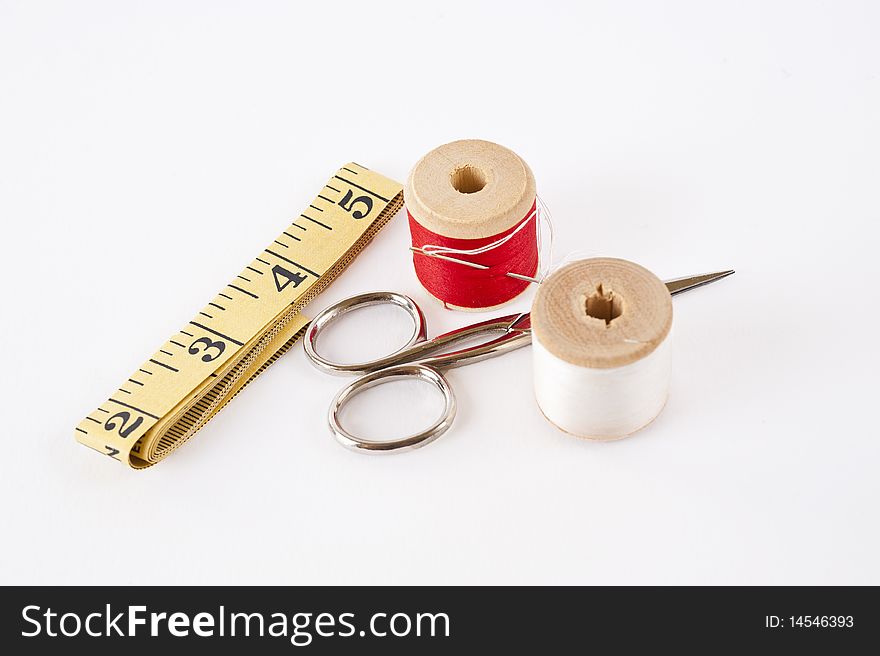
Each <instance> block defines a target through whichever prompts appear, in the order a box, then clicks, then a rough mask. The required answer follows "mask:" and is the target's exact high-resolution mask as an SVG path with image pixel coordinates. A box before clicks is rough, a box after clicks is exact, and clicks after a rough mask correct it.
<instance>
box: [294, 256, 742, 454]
mask: <svg viewBox="0 0 880 656" xmlns="http://www.w3.org/2000/svg"><path fill="white" fill-rule="evenodd" d="M732 273H733V271H732V270H729V271H718V272H716V273H707V274H703V275H699V276H687V277H684V278H676V279H674V280H667V281H665V284H666V287H667V289H669V293H670V294H672V295H673V296H674V295H675V294H680V293H681V292H685V291H688V290H690V289H694V288H695V287H699V286H701V285H706V284H708V283H710V282H715V281H716V280H720V279H721V278H724V277H726V276H729V275H730V274H732ZM383 304H392V305H397V306H399V307H401V308H403V309H404V310H405V311H406V312H407V314H409V316H410V319H412V322H413V332H412V336H411V337H410V338H409V341H407V343H406V344H404V345H403V346H402V347H401V348H400V349H398V350H397V351H395V352H394V353H391V354H389V355H386V356H385V357H382V358H377V359H375V360H371V361H369V362H360V363H354V364H342V363H339V362H331V361H330V360H327V359H326V358H324V357H323V356H321V355H320V354H319V353H318V351H317V341H318V335H320V333H321V331H322V330H323V329H324V328H326V327H327V326H328V325H329V324H330V323H332V322H333V321H335V320H337V319H338V318H339V317H341V316H342V315H344V314H346V313H347V312H351V311H352V310H355V309H358V308H363V307H367V306H370V305H383ZM498 333H500V335H499V336H498V337H496V338H495V339H492V340H489V341H487V342H484V343H482V344H478V345H476V346H469V347H466V348H462V349H459V350H456V351H445V352H442V353H440V354H437V355H430V353H432V352H434V351H439V350H442V349H444V348H445V347H447V346H450V345H452V344H454V343H456V342H459V341H461V340H464V339H469V338H472V337H475V336H479V335H484V334H498ZM531 341H532V327H531V318H530V315H529V313H528V312H520V313H516V314H508V315H505V316H503V317H497V318H495V319H489V320H487V321H481V322H479V323H475V324H471V325H469V326H463V327H462V328H458V329H456V330H453V331H450V332H448V333H444V334H443V335H440V336H438V337H434V338H433V339H428V338H427V325H426V323H425V315H424V314H422V310H421V308H419V306H418V305H417V304H416V302H415V301H414V300H413V299H411V298H410V297H409V296H406V295H404V294H398V293H396V292H369V293H366V294H358V295H357V296H351V297H349V298H346V299H344V300H342V301H339V302H338V303H334V304H333V305H331V306H330V307H328V308H326V309H325V310H324V311H323V312H321V313H320V314H318V316H316V317H315V318H314V319H313V320H312V322H311V323H310V324H309V327H308V329H307V331H306V334H305V340H304V341H303V344H304V346H305V352H306V355H307V356H308V358H309V360H310V361H311V362H312V364H314V365H315V366H316V367H318V369H321V370H322V371H326V372H327V373H331V374H355V375H360V376H361V377H360V378H358V379H356V380H355V381H354V382H352V383H349V384H348V385H347V386H345V387H344V388H343V389H342V390H341V391H340V392H339V393H338V394H337V395H336V397H335V398H334V399H333V401H332V403H331V404H330V411H329V414H328V416H327V421H328V423H329V425H330V430H331V432H332V433H333V435H334V437H336V439H337V441H339V442H340V443H341V444H342V445H343V446H345V447H348V448H350V449H353V450H355V451H365V452H367V453H388V452H392V451H404V450H410V449H417V448H419V447H422V446H425V445H426V444H430V443H431V442H433V441H434V440H436V439H437V438H438V437H440V436H441V435H442V434H443V433H445V432H446V430H447V429H448V428H449V427H450V426H451V425H452V421H453V419H455V395H454V394H453V392H452V388H451V387H450V386H449V382H448V381H447V380H446V378H445V377H444V376H443V374H441V373H440V371H439V370H440V369H451V368H453V367H461V366H464V365H466V364H471V363H473V362H479V361H480V360H486V359H488V358H494V357H496V356H498V355H502V354H504V353H507V352H509V351H513V350H515V349H518V348H522V347H523V346H527V345H528V344H530V343H531ZM400 378H418V379H420V380H424V381H427V382H429V383H431V384H433V385H434V386H435V387H437V389H439V390H440V393H441V394H442V395H443V400H444V404H445V406H444V409H443V413H442V415H441V416H440V418H439V419H437V421H435V422H434V423H433V424H432V425H431V426H429V427H428V428H426V429H425V430H423V431H420V432H418V433H415V434H413V435H408V436H406V437H403V438H398V439H393V440H382V441H378V440H367V439H364V438H360V437H357V436H355V435H352V434H351V433H350V432H348V431H347V430H345V428H343V427H342V424H341V423H340V421H339V413H340V411H341V409H342V406H343V405H345V403H346V402H347V401H348V400H350V399H351V398H352V397H353V396H355V395H356V394H358V393H359V392H362V391H364V390H366V389H369V388H371V387H374V386H376V385H380V384H382V383H386V382H389V381H391V380H394V379H400Z"/></svg>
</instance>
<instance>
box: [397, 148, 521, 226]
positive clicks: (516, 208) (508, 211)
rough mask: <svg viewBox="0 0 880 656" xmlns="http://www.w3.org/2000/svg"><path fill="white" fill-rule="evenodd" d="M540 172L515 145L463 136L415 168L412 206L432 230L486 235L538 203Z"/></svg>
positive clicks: (408, 194) (409, 189) (408, 191)
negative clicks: (538, 178)
mask: <svg viewBox="0 0 880 656" xmlns="http://www.w3.org/2000/svg"><path fill="white" fill-rule="evenodd" d="M535 194H536V191H535V176H534V175H532V171H531V169H530V168H529V166H528V164H526V163H525V162H524V161H523V160H522V158H520V157H519V155H517V154H516V153H514V152H513V151H512V150H510V149H508V148H505V147H504V146H500V145H498V144H496V143H492V142H491V141H483V140H481V139H463V140H460V141H453V142H451V143H448V144H444V145H442V146H439V147H437V148H435V149H434V150H432V151H431V152H429V153H428V154H426V155H425V156H424V157H422V158H421V159H420V160H419V161H418V162H416V164H415V166H414V167H413V168H412V171H410V174H409V177H408V178H407V181H406V185H405V187H404V191H403V195H404V202H405V203H406V208H407V211H409V213H410V214H411V215H412V216H413V218H414V219H415V220H416V221H418V222H419V223H420V224H421V225H422V226H424V227H425V228H427V229H428V230H430V231H431V232H434V233H437V234H439V235H443V236H444V237H451V238H454V239H483V238H486V237H492V236H493V235H497V234H500V233H502V232H504V231H505V230H509V229H510V228H512V227H513V226H515V225H517V224H518V223H519V222H520V221H522V220H523V219H524V218H525V217H526V215H527V214H528V213H529V211H530V210H531V208H532V204H533V203H534V202H535Z"/></svg>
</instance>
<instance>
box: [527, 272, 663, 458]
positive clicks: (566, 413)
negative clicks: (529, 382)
mask: <svg viewBox="0 0 880 656" xmlns="http://www.w3.org/2000/svg"><path fill="white" fill-rule="evenodd" d="M531 318H532V353H533V354H534V356H533V359H534V383H535V397H536V399H537V401H538V406H539V407H540V408H541V412H543V413H544V416H545V417H546V418H547V419H548V420H549V421H550V422H551V423H552V424H554V425H555V426H556V427H557V428H560V429H561V430H563V431H565V432H567V433H571V434H572V435H576V436H578V437H585V438H589V439H594V440H613V439H619V438H621V437H626V436H627V435H630V434H631V433H634V432H635V431H637V430H639V429H640V428H644V427H645V426H647V425H648V424H649V423H651V421H653V420H654V419H655V418H656V417H657V415H659V414H660V411H661V410H662V409H663V406H664V405H665V404H666V397H667V394H668V390H669V375H670V372H671V364H672V358H671V355H672V353H671V338H670V331H671V329H672V297H671V296H670V295H669V291H668V290H667V289H666V285H664V284H663V282H661V281H660V280H659V279H658V278H657V277H656V276H655V275H654V274H653V273H651V272H650V271H648V270H647V269H645V268H644V267H641V266H639V265H638V264H634V263H633V262H628V261H626V260H619V259H614V258H594V259H588V260H581V261H579V262H573V263H572V264H568V265H566V266H564V267H562V268H561V269H559V270H557V271H555V272H554V273H553V274H551V275H550V276H549V277H548V278H547V279H546V280H544V282H543V283H542V284H541V286H540V288H539V289H538V293H537V295H536V297H535V301H534V304H533V306H532V315H531Z"/></svg>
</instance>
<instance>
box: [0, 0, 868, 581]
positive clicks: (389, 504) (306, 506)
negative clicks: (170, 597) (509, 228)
mask: <svg viewBox="0 0 880 656" xmlns="http://www.w3.org/2000/svg"><path fill="white" fill-rule="evenodd" d="M878 34H880V9H878V6H877V4H876V3H870V2H864V3H854V2H848V3H846V2H788V3H785V2H750V3H744V2H730V3H706V2H689V3H682V2H676V3H653V2H645V3H636V2H608V3H575V2H571V3H561V2H560V3H553V2H534V1H532V2H504V3H501V2H498V3H488V2H484V3H481V2H475V1H473V0H469V1H465V2H453V1H450V0H445V1H444V2H435V3H431V4H428V3H417V2H400V3H385V2H357V3H345V2H339V1H337V2H332V3H325V2H314V3H311V4H307V3H299V2H297V3H294V2H290V3H282V2H278V3H269V2H224V3H215V2H210V3H209V2H204V3H202V2H127V3H121V2H109V1H108V2H77V3H58V4H56V3H47V2H9V1H7V0H2V1H0V218H2V237H0V244H2V245H0V248H2V255H3V259H2V269H3V279H4V282H3V287H2V289H3V298H2V308H3V309H2V312H3V318H2V319H3V320H2V325H0V330H2V335H0V338H2V344H3V373H2V383H0V384H2V399H3V400H2V403H3V408H2V411H3V414H2V417H3V422H4V423H3V450H2V459H0V504H2V505H0V510H2V515H0V516H2V547H0V549H2V558H0V582H2V583H117V584H125V583H216V584H220V583H292V584H305V583H331V584H343V583H405V584H428V583H439V584H447V583H586V584H598V583H608V584H613V583H625V584H629V583H644V584H648V583H735V584H739V583H743V584H744V583H796V584H807V583H849V584H857V583H874V584H877V583H880V564H878V557H877V553H878V551H880V529H878V521H877V516H878V508H877V507H878V493H880V478H878V463H880V460H878V459H880V439H878V438H880V435H878V427H877V421H876V417H877V410H876V406H877V394H878V385H877V378H876V375H877V370H878V365H880V349H878V334H877V324H878V319H880V313H878V303H877V298H878V293H877V284H878V278H880V266H878V263H877V257H878V245H880V240H878V230H877V225H878V220H880V200H878V182H880V155H878V152H880V38H878ZM469 137H477V138H483V139H489V140H492V141H497V142H499V143H501V144H504V145H506V146H508V147H510V148H512V149H513V150H515V151H516V152H518V153H519V154H520V155H522V157H523V158H524V159H525V160H526V161H527V162H528V163H529V164H530V165H531V167H532V169H533V171H534V172H535V175H536V178H537V181H538V189H539V193H540V194H541V196H542V197H543V199H544V200H545V201H546V203H547V204H548V205H549V206H550V208H551V210H552V212H553V217H554V220H555V224H556V231H557V237H558V239H557V249H556V257H557V258H560V257H562V256H564V255H566V254H567V253H569V252H571V251H575V250H577V251H580V252H582V253H583V254H586V255H599V254H601V255H611V256H618V257H624V258H627V259H631V260H634V261H637V262H640V263H641V264H643V265H645V266H647V267H648V268H650V269H651V270H653V271H655V272H656V273H657V274H658V275H659V276H660V277H661V278H667V277H674V276H678V275H683V274H690V273H699V272H704V271H710V270H715V269H719V268H728V267H734V268H736V269H737V274H736V275H735V276H733V277H732V278H728V279H726V280H724V281H723V282H720V283H717V284H715V285H712V286H710V287H707V288H704V289H700V290H697V291H694V292H690V293H688V294H686V295H684V296H681V297H677V298H676V300H675V324H676V334H675V338H676V343H675V354H674V365H673V368H674V372H673V380H672V389H671V397H670V400H669V404H668V406H667V408H666V410H665V411H664V412H663V414H662V415H661V416H660V418H659V419H658V420H657V421H656V422H655V423H654V424H653V425H651V426H650V427H649V428H648V429H646V430H644V431H642V432H640V433H638V434H637V435H636V436H634V437H632V438H630V439H626V440H623V441H620V442H616V443H610V444H608V443H606V444H601V443H600V444H596V443H590V442H584V441H579V440H577V439H574V438H571V437H568V436H566V435H564V434H562V433H559V432H557V431H556V430H555V429H554V428H552V427H551V426H550V425H549V424H548V423H546V422H545V420H544V419H543V418H542V416H541V415H540V413H539V411H538V409H537V407H536V405H535V403H534V400H533V393H532V380H531V378H532V375H531V353H530V351H529V350H528V349H524V350H522V351H519V352H517V353H515V354H511V355H508V356H506V357H503V358H498V359H495V360H492V361H490V362H485V363H481V364H477V365H473V366H469V367H466V368H463V369H457V370H454V371H452V372H450V373H449V379H450V381H451V383H452V385H453V387H454V388H455V390H456V391H457V393H458V399H459V404H460V408H459V417H458V420H457V423H456V424H455V425H454V426H453V428H452V430H451V431H450V432H449V433H447V434H446V435H445V436H443V437H442V438H441V439H440V440H439V441H437V442H435V443H434V444H432V445H430V446H429V447H427V448H425V449H422V450H420V451H416V452H412V453H408V454H403V455H400V456H394V457H366V456H364V455H360V454H355V453H351V452H349V451H346V450H344V449H343V448H341V447H340V446H338V445H337V444H336V443H335V442H334V441H333V440H332V439H331V437H330V435H329V433H328V431H327V429H326V427H325V408H326V407H327V404H328V402H329V401H330V399H331V397H332V396H333V394H334V393H335V391H336V390H338V389H339V388H340V386H341V385H343V384H344V383H345V382H346V381H345V380H344V379H340V378H333V377H330V376H325V375H324V374H321V373H319V372H318V371H316V370H314V369H312V368H311V367H310V366H309V365H308V364H307V363H306V361H305V358H304V356H303V354H302V351H301V349H300V348H296V349H294V350H293V351H292V352H291V353H290V354H288V355H287V356H286V357H284V358H283V359H282V360H280V361H279V362H278V363H277V364H276V365H275V366H274V367H273V368H271V369H270V370H269V371H268V372H267V373H266V374H265V375H263V376H262V377H261V378H260V379H259V380H257V381H256V382H255V383H254V384H253V385H252V386H251V387H250V388H249V389H248V390H247V391H246V392H245V393H244V394H243V395H242V396H241V397H239V398H238V399H237V400H236V401H235V402H234V403H233V404H232V405H231V406H230V407H229V408H228V409H226V410H224V411H223V413H222V414H221V415H220V416H218V417H217V418H216V419H215V420H214V421H213V422H211V424H209V425H208V426H207V428H205V429H204V430H203V431H201V433H199V434H198V435H197V436H196V437H195V438H194V439H193V440H192V441H191V442H190V443H188V444H187V445H186V446H184V447H183V448H182V449H180V450H179V451H178V452H176V453H174V454H173V455H172V456H171V457H170V458H168V459H167V460H166V461H163V462H162V463H160V464H159V465H158V466H156V467H153V468H151V469H149V470H147V471H145V472H141V473H135V472H132V471H129V470H127V469H125V468H124V467H121V466H119V465H118V464H117V463H115V462H113V461H111V460H110V459H109V458H101V457H100V456H98V455H97V454H95V453H94V452H92V451H90V450H88V449H86V448H85V447H83V446H81V445H79V444H77V443H76V442H75V440H74V438H73V432H74V431H73V428H74V426H75V425H76V424H77V423H78V422H79V421H80V420H81V419H82V417H83V416H84V415H85V414H86V413H88V412H90V411H91V410H93V409H94V408H95V407H96V406H97V405H98V404H99V403H100V402H102V401H103V400H104V399H106V398H107V396H108V395H109V394H111V393H112V392H113V390H115V389H116V387H117V386H118V385H119V384H120V383H121V382H122V381H124V380H125V379H126V378H127V377H128V375H129V374H130V373H131V372H132V371H134V370H135V369H136V368H137V367H138V366H139V365H140V364H141V362H143V360H145V359H146V358H147V357H148V356H149V354H150V353H152V352H153V350H154V349H155V348H156V347H157V346H158V345H159V344H161V342H162V341H163V340H165V339H166V338H167V337H168V336H169V335H170V334H172V333H173V332H174V331H176V330H177V329H178V328H179V327H180V326H181V325H183V324H184V323H185V322H186V321H188V320H189V319H190V318H191V317H192V315H194V314H195V312H196V311H197V310H198V309H199V308H200V307H202V305H204V303H205V302H206V301H207V300H209V299H210V298H211V296H212V295H213V294H214V293H216V291H217V290H219V289H220V288H221V287H222V285H223V284H225V282H227V281H228V280H229V279H231V278H232V277H233V276H234V275H235V274H236V273H238V272H239V270H240V269H241V268H242V267H243V266H244V265H245V264H246V263H247V262H248V261H249V260H250V259H251V258H252V257H253V256H254V255H255V254H256V253H258V252H259V251H260V250H261V249H262V248H263V247H265V245H266V244H267V243H269V242H270V241H271V240H272V239H273V238H274V237H275V235H276V234H278V233H279V232H280V231H281V230H282V229H283V228H284V227H285V226H286V225H287V223H288V221H289V219H291V218H292V217H293V216H295V215H297V214H298V213H299V212H300V211H301V209H302V208H303V207H305V205H306V204H307V203H308V202H309V200H310V199H311V198H312V197H313V196H314V194H315V193H316V192H317V191H318V189H319V188H320V186H321V185H322V184H323V183H324V182H325V181H326V179H327V178H328V177H329V176H330V174H331V173H333V172H334V171H335V169H336V168H337V167H338V166H340V165H341V164H343V163H345V162H347V161H349V160H355V161H358V162H360V163H362V164H365V165H367V166H369V167H371V168H374V169H376V170H378V171H380V172H382V173H384V174H386V175H388V176H390V177H393V178H396V179H397V180H400V181H403V180H404V179H405V177H406V175H407V172H408V170H409V168H410V166H411V165H412V164H413V163H414V162H415V161H416V159H417V158H418V157H420V156H421V155H422V154H424V153H425V152H427V151H428V150H430V149H431V148H433V147H435V146H437V145H439V144H442V143H445V142H447V141H451V140H453V139H459V138H469ZM408 236H409V235H408V229H407V226H406V223H405V221H404V220H403V217H402V216H398V217H397V218H396V219H395V220H394V222H393V223H392V224H391V225H389V227H388V228H387V229H386V230H384V231H383V232H382V233H381V234H380V235H379V236H378V238H377V239H376V241H375V242H374V244H373V245H372V246H370V247H369V248H368V249H367V250H366V251H365V252H364V253H363V255H362V256H361V257H360V258H359V259H358V260H357V261H356V262H355V264H354V265H353V266H352V267H351V268H350V269H349V270H348V271H346V272H345V274H344V275H343V276H342V277H341V278H340V279H339V281H338V282H337V283H335V284H334V285H333V286H332V287H331V288H330V290H328V291H327V292H326V293H325V294H324V295H322V296H321V297H319V299H318V301H317V302H316V304H315V305H314V307H312V308H310V309H311V310H312V313H314V312H315V311H316V310H319V309H320V308H321V307H323V306H324V305H326V304H328V303H330V302H331V301H333V300H336V299H339V298H342V297H343V296H345V295H348V294H352V293H356V292H362V291H369V290H375V289H391V290H397V291H402V292H406V293H409V294H411V295H413V296H414V297H415V298H416V299H417V300H418V301H419V302H421V303H422V304H423V305H424V307H425V310H426V313H427V315H428V322H429V326H430V329H431V331H432V332H433V333H435V334H436V333H438V332H440V331H443V330H447V329H451V328H453V327H456V326H459V325H462V324H463V323H465V322H469V321H473V320H475V319H477V318H478V316H479V315H477V316H474V315H466V314H459V313H451V312H446V311H444V310H442V309H440V308H439V307H438V306H437V305H432V304H431V303H430V302H429V299H428V297H427V294H426V293H425V292H424V291H422V290H421V288H420V287H419V286H418V283H417V282H416V279H415V276H414V273H413V270H412V265H411V260H410V255H409V254H408V252H407V250H406V249H407V243H408ZM528 300H529V299H528V298H525V299H521V300H520V301H519V302H517V303H515V304H512V305H511V306H510V310H509V311H514V310H518V309H526V308H527V307H528ZM370 314H371V316H367V312H366V311H365V312H364V316H362V317H360V318H359V319H357V320H354V321H353V323H352V324H349V325H348V326H344V327H340V330H338V331H336V333H335V334H334V335H333V336H332V340H333V341H334V342H335V345H334V344H329V343H328V346H329V347H333V350H334V351H336V352H342V351H345V352H346V353H347V354H349V355H350V356H356V355H358V354H361V355H366V354H368V353H367V352H368V351H370V352H373V351H375V350H376V349H378V348H380V347H382V346H383V345H384V346H388V347H390V346H391V345H392V344H393V342H394V340H398V339H400V338H401V336H403V335H404V334H405V332H406V326H405V322H404V321H403V320H402V318H401V317H399V316H397V315H396V314H394V312H393V311H390V310H389V311H385V312H383V311H376V312H372V313H370ZM369 319H373V321H369ZM352 336H358V337H361V336H363V341H364V342H367V343H366V344H362V345H361V346H358V345H356V344H353V343H352V341H351V340H350V339H347V338H350V337H352ZM402 399H403V400H402ZM360 401H361V403H359V404H358V407H357V408H356V410H359V411H360V412H359V414H358V415H357V416H356V417H354V418H353V419H352V422H353V424H352V425H353V426H355V427H365V426H366V427H370V428H371V430H373V431H378V430H380V429H382V428H396V429H398V430H402V429H403V428H405V427H406V426H410V425H412V426H414V425H415V423H417V422H418V421H419V420H424V419H425V418H426V417H429V416H430V413H431V411H432V407H431V403H432V402H433V401H435V399H434V397H433V396H432V395H431V394H430V390H425V389H423V388H422V387H420V386H418V384H416V383H412V384H406V383H403V384H395V385H393V386H392V387H390V388H388V389H384V390H381V391H378V392H376V393H374V394H371V395H370V397H369V398H362V399H360ZM382 422H386V423H382Z"/></svg>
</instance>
